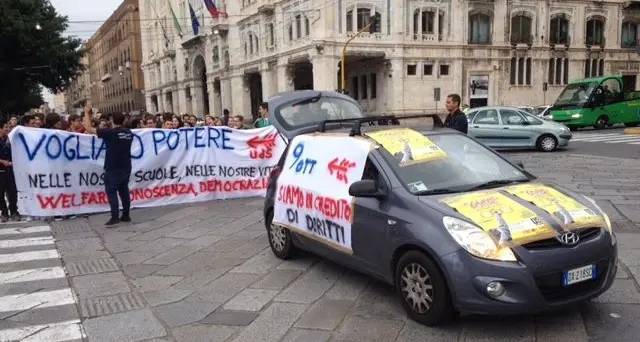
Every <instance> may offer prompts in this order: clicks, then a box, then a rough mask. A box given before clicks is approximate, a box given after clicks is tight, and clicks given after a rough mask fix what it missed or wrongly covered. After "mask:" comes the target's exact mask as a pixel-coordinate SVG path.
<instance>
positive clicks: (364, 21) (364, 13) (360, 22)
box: [346, 8, 382, 32]
mask: <svg viewBox="0 0 640 342" xmlns="http://www.w3.org/2000/svg"><path fill="white" fill-rule="evenodd" d="M353 11H354V10H353V9H352V10H349V11H347V18H346V19H347V32H357V31H360V30H362V29H363V28H364V27H365V26H367V25H368V24H369V18H370V17H371V15H372V13H375V14H374V15H375V16H376V20H377V21H378V23H379V25H378V31H377V32H381V31H380V30H381V29H382V15H381V14H380V13H379V12H377V11H375V12H374V11H373V10H372V9H370V8H356V12H355V13H356V18H355V21H356V27H355V29H354V27H353V21H354V20H353V19H354V18H353V13H354V12H353Z"/></svg>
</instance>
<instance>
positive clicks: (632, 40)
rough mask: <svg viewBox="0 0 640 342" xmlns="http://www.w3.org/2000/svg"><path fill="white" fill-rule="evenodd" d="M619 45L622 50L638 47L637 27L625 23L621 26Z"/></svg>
mask: <svg viewBox="0 0 640 342" xmlns="http://www.w3.org/2000/svg"><path fill="white" fill-rule="evenodd" d="M620 45H621V46H622V47H623V48H632V47H635V46H637V45H638V25H637V24H636V23H634V22H631V21H627V22H625V23H623V24H622V36H621V39H620Z"/></svg>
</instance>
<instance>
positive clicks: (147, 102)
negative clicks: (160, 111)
mask: <svg viewBox="0 0 640 342" xmlns="http://www.w3.org/2000/svg"><path fill="white" fill-rule="evenodd" d="M144 102H145V107H146V108H145V110H146V111H147V113H153V114H155V113H156V109H155V108H154V107H155V106H154V105H153V101H151V94H149V93H147V94H145V95H144Z"/></svg>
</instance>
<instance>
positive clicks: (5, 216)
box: [0, 215, 9, 223]
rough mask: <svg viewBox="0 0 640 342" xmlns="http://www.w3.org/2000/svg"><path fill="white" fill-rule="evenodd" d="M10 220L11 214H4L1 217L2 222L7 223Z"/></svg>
mask: <svg viewBox="0 0 640 342" xmlns="http://www.w3.org/2000/svg"><path fill="white" fill-rule="evenodd" d="M8 221H9V216H7V215H2V218H0V222H2V223H5V222H8Z"/></svg>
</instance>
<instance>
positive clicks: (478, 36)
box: [469, 13, 491, 44]
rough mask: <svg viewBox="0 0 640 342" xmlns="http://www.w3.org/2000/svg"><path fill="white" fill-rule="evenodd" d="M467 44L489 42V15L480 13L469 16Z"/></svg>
mask: <svg viewBox="0 0 640 342" xmlns="http://www.w3.org/2000/svg"><path fill="white" fill-rule="evenodd" d="M469 44H491V16H489V15H487V14H482V13H476V14H472V15H470V16H469Z"/></svg>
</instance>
